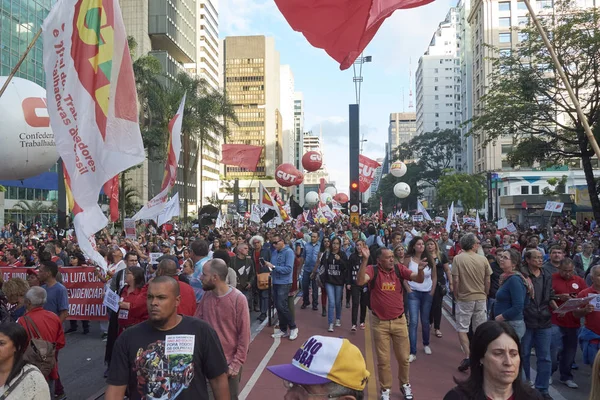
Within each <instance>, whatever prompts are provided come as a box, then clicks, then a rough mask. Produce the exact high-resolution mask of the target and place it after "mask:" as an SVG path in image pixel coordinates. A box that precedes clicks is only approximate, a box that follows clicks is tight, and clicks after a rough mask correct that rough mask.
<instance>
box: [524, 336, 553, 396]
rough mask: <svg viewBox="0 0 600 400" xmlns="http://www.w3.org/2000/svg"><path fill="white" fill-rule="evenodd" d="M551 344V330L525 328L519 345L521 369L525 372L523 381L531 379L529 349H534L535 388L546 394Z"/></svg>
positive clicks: (548, 380)
mask: <svg viewBox="0 0 600 400" xmlns="http://www.w3.org/2000/svg"><path fill="white" fill-rule="evenodd" d="M551 342H552V328H545V329H530V328H527V330H526V331H525V336H523V341H522V342H521V345H522V346H523V351H522V353H523V361H522V364H523V369H524V370H525V379H527V380H530V377H531V364H530V358H531V348H532V347H535V357H536V359H537V376H536V378H535V388H536V389H537V390H538V391H539V392H541V393H548V385H549V384H550V373H551V372H552V360H551V359H550V345H551Z"/></svg>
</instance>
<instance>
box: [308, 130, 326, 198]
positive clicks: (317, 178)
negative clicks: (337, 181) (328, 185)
mask: <svg viewBox="0 0 600 400" xmlns="http://www.w3.org/2000/svg"><path fill="white" fill-rule="evenodd" d="M309 151H317V152H319V153H321V155H322V156H323V164H322V165H321V168H319V169H318V170H317V171H314V172H308V173H306V174H305V175H304V185H305V190H308V189H307V188H306V186H313V187H314V185H318V184H319V183H320V182H321V178H324V179H325V181H329V173H328V172H327V166H326V165H325V157H324V154H323V135H322V134H321V135H319V136H317V135H313V133H312V132H304V153H307V152H309ZM304 153H303V154H304Z"/></svg>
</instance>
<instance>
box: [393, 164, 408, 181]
mask: <svg viewBox="0 0 600 400" xmlns="http://www.w3.org/2000/svg"><path fill="white" fill-rule="evenodd" d="M390 173H391V174H392V175H394V176H395V177H396V178H400V177H401V176H404V174H406V164H404V163H403V162H402V161H395V162H394V163H392V166H391V167H390Z"/></svg>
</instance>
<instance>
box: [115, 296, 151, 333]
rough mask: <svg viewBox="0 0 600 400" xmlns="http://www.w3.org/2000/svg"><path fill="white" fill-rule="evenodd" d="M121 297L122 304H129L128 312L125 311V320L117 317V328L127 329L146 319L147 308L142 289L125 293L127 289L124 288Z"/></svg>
mask: <svg viewBox="0 0 600 400" xmlns="http://www.w3.org/2000/svg"><path fill="white" fill-rule="evenodd" d="M121 296H122V297H123V302H125V303H129V310H125V311H127V313H126V315H127V318H121V315H119V318H118V319H119V326H121V327H123V328H127V327H129V326H132V325H135V324H139V323H140V322H144V321H145V320H147V319H148V306H147V304H146V296H145V295H144V293H143V291H142V289H135V290H134V291H133V292H131V293H127V287H125V289H124V290H123V292H122V293H121Z"/></svg>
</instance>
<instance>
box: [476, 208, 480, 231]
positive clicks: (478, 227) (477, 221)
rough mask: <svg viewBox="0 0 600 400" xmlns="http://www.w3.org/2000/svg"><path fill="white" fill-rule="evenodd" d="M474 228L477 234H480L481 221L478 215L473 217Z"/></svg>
mask: <svg viewBox="0 0 600 400" xmlns="http://www.w3.org/2000/svg"><path fill="white" fill-rule="evenodd" d="M475 226H476V227H477V232H481V221H480V220H479V213H477V216H476V217H475Z"/></svg>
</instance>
